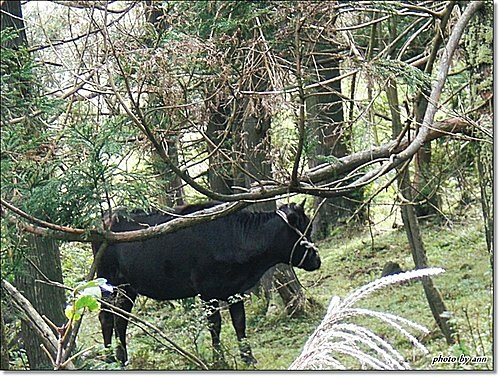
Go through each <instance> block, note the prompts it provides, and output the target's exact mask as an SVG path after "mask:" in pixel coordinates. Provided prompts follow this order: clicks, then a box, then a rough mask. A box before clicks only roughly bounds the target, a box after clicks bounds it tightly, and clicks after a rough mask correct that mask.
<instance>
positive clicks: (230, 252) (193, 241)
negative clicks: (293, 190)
mask: <svg viewBox="0 0 500 377" xmlns="http://www.w3.org/2000/svg"><path fill="white" fill-rule="evenodd" d="M213 205H214V204H213V203H209V204H204V205H192V206H184V207H178V208H177V209H176V213H177V214H178V215H185V214H188V213H192V212H195V211H197V210H200V209H204V208H208V207H211V206H213ZM173 218H174V217H173V216H171V215H166V214H162V213H154V214H146V213H144V212H135V213H132V214H131V215H129V216H124V215H119V214H118V215H115V216H113V220H112V225H111V230H113V231H115V232H123V231H128V230H137V229H143V228H146V227H148V226H152V225H156V224H160V223H164V222H166V221H169V220H171V219H173ZM308 224H309V218H308V217H307V216H306V214H305V213H304V208H303V203H302V204H295V203H291V204H289V205H283V206H281V207H280V208H279V209H278V210H277V211H275V212H260V213H253V212H250V211H248V210H240V211H238V212H235V213H233V214H230V215H227V216H225V217H221V218H218V219H215V220H211V221H207V222H204V223H201V224H197V225H193V226H190V227H187V228H184V229H180V230H178V231H175V232H173V233H168V234H163V235H160V236H158V237H155V238H150V239H147V240H143V241H137V242H128V243H119V244H112V245H110V246H108V248H107V250H105V252H104V254H103V256H102V259H101V261H100V263H99V264H98V266H97V276H98V277H103V278H106V279H107V280H108V282H109V283H110V284H112V285H113V286H116V287H119V288H120V289H118V290H116V289H115V292H114V293H113V294H112V295H110V294H109V293H106V292H104V293H103V295H104V296H105V299H106V300H109V302H110V303H111V302H113V303H114V304H115V305H116V306H119V307H120V308H122V309H124V310H126V311H128V312H130V311H131V310H132V306H133V304H134V300H135V298H136V297H137V295H138V294H141V295H145V296H147V297H151V298H153V299H156V300H171V299H181V298H187V297H193V296H196V295H200V297H201V299H202V300H203V301H204V302H206V303H207V305H209V306H210V307H211V308H212V310H211V314H210V315H209V316H208V320H209V323H210V333H211V336H212V345H213V347H214V352H215V353H216V354H219V355H222V353H221V352H220V341H219V335H220V330H221V316H220V313H219V310H218V301H217V300H225V301H227V300H228V298H229V297H230V296H233V295H235V294H243V293H244V292H245V291H247V290H249V289H250V288H252V287H253V286H254V285H255V284H256V283H257V282H258V281H259V279H260V278H261V277H262V275H263V274H264V273H265V272H266V271H267V270H268V269H269V268H270V267H272V266H274V265H276V264H278V263H290V264H292V265H293V266H296V267H299V268H303V269H304V270H307V271H312V270H316V269H318V268H319V267H320V264H321V262H320V258H319V255H318V253H317V249H316V248H315V247H314V245H313V244H312V243H311V242H309V241H308V239H309V235H310V232H309V231H308V232H307V234H304V232H305V230H306V228H307V226H308ZM92 246H93V249H94V253H95V252H96V251H97V250H98V249H99V246H100V245H99V244H98V243H96V244H93V245H92ZM106 296H107V297H106ZM103 309H105V306H104V307H103ZM229 311H230V314H231V319H232V322H233V326H234V329H235V331H236V335H237V338H238V341H239V345H240V354H241V357H242V359H243V360H244V361H245V362H246V363H248V364H251V363H255V362H256V360H255V358H254V357H253V355H252V352H251V350H250V347H249V346H248V343H247V342H245V341H244V340H245V338H246V335H245V309H244V306H243V301H241V300H239V301H237V302H235V303H231V304H230V306H229ZM99 319H100V322H101V327H102V333H103V337H104V345H105V346H106V347H108V346H110V345H111V338H112V333H113V328H114V329H115V334H116V336H117V337H118V338H119V342H120V344H119V345H118V347H117V350H116V356H117V358H118V360H119V361H121V362H122V363H123V364H125V363H126V361H127V349H126V336H125V333H126V328H127V322H128V321H127V320H126V319H124V318H122V317H120V316H118V315H116V316H114V315H113V314H111V313H110V312H109V311H107V310H101V312H100V314H99Z"/></svg>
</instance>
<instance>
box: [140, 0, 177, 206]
mask: <svg viewBox="0 0 500 377" xmlns="http://www.w3.org/2000/svg"><path fill="white" fill-rule="evenodd" d="M163 16H164V14H163V9H162V8H160V7H158V6H157V5H156V4H155V3H154V2H153V1H151V0H149V1H146V21H147V22H149V23H151V24H152V25H153V27H154V28H155V30H156V32H157V34H158V35H161V33H163V32H164V31H165V30H166V28H167V26H168V24H167V18H166V17H163ZM148 42H149V46H148V47H151V48H154V44H155V43H156V41H155V40H151V39H150V40H148ZM148 104H149V106H151V107H154V106H158V107H160V108H161V107H162V106H164V103H163V101H162V99H161V98H160V96H159V95H158V94H156V93H150V94H149V96H148ZM151 118H152V124H154V125H155V127H156V128H158V129H161V130H164V131H165V132H162V136H161V138H162V139H161V140H159V142H160V143H161V144H162V145H166V151H167V155H168V157H169V159H170V160H171V161H172V162H173V164H174V165H176V166H179V153H178V138H179V135H178V132H177V131H176V130H175V129H173V127H172V125H171V122H170V121H169V117H168V114H166V113H165V112H164V111H163V110H161V109H160V110H155V111H154V112H153V113H152V116H151ZM152 153H153V162H154V164H155V166H156V170H157V171H158V173H159V177H160V179H161V180H162V182H163V187H164V189H163V191H164V192H165V195H164V196H163V197H162V198H160V202H161V204H162V205H163V206H166V207H173V206H176V205H181V204H184V193H183V190H182V180H181V178H180V177H179V176H178V175H177V174H175V173H174V172H173V171H172V170H171V169H170V168H169V167H168V166H167V165H166V164H165V162H164V161H163V160H162V158H161V157H159V156H158V154H157V152H156V150H155V149H153V151H152Z"/></svg>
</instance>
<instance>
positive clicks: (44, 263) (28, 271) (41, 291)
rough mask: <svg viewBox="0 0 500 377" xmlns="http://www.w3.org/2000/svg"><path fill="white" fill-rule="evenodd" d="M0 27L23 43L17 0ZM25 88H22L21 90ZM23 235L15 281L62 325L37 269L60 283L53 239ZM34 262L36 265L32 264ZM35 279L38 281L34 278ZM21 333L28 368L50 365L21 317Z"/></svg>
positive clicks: (53, 295)
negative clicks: (20, 264) (20, 263)
mask: <svg viewBox="0 0 500 377" xmlns="http://www.w3.org/2000/svg"><path fill="white" fill-rule="evenodd" d="M0 5H1V9H2V11H5V13H4V12H2V16H1V21H2V24H1V27H2V29H4V28H6V27H14V28H15V29H16V30H18V31H19V36H18V37H17V38H16V39H14V40H12V41H11V42H10V45H9V47H11V48H16V47H19V46H21V45H27V39H26V33H25V31H24V27H25V25H24V19H23V15H22V9H21V3H20V1H2V2H1V4H0ZM21 89H22V90H21V93H22V96H23V97H24V98H25V99H28V98H30V97H31V96H32V93H31V92H29V88H28V89H26V88H24V87H23V88H21ZM24 89H26V90H24ZM21 237H22V238H23V239H22V240H21V243H22V244H24V250H25V255H24V258H23V262H24V265H23V268H22V270H21V273H20V274H19V275H17V276H16V285H17V286H18V288H19V289H20V290H21V292H23V294H24V295H25V297H26V298H27V299H28V300H29V301H30V302H31V303H32V304H33V307H34V308H35V309H36V310H37V311H38V312H39V313H40V314H43V315H45V316H46V317H47V318H49V319H50V320H51V321H52V322H53V323H55V324H57V325H62V324H64V323H65V322H66V320H65V315H64V304H65V301H66V298H65V294H64V292H63V291H62V290H61V289H60V288H56V287H53V286H49V285H47V284H43V283H40V280H41V281H43V280H44V278H43V276H42V275H41V274H40V272H39V271H38V270H40V271H41V272H42V274H44V275H45V276H46V277H47V278H48V279H50V280H53V281H57V282H60V283H62V282H63V279H62V268H61V259H60V256H59V247H58V245H57V243H56V241H54V240H52V239H48V238H41V237H38V236H35V235H32V234H28V235H27V234H21ZM35 266H36V267H35ZM37 280H38V281H37ZM21 335H22V338H23V341H24V347H25V349H26V353H27V356H28V361H29V365H30V369H32V370H34V369H52V368H53V366H52V363H51V362H50V359H49V358H48V357H47V355H46V354H45V352H43V350H42V349H41V348H40V344H41V343H42V342H41V340H40V338H39V337H38V336H37V335H36V334H34V333H33V332H32V331H31V330H30V328H29V327H28V326H27V324H26V322H25V321H22V324H21Z"/></svg>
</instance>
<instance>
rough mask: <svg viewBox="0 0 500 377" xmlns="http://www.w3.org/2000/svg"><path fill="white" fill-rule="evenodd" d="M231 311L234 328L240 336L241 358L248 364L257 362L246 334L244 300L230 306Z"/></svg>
mask: <svg viewBox="0 0 500 377" xmlns="http://www.w3.org/2000/svg"><path fill="white" fill-rule="evenodd" d="M229 312H230V313H231V320H232V321H233V326H234V330H235V331H236V337H237V338H238V345H239V348H240V356H241V359H242V360H243V361H244V362H245V364H247V365H255V364H257V360H256V359H255V357H254V356H253V355H252V349H251V348H250V344H248V341H247V336H246V333H245V331H246V321H245V306H244V304H243V300H241V301H237V302H235V303H234V304H231V305H230V306H229Z"/></svg>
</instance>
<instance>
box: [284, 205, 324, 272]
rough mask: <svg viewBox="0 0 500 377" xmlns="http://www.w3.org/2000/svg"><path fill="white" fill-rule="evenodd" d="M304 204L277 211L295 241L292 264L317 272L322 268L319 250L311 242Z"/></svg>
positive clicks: (291, 253) (291, 255)
mask: <svg viewBox="0 0 500 377" xmlns="http://www.w3.org/2000/svg"><path fill="white" fill-rule="evenodd" d="M304 203H305V200H304V201H303V202H302V203H301V204H295V203H290V204H286V205H282V206H280V207H279V208H278V210H277V211H276V213H277V215H278V216H280V217H281V218H282V219H283V220H284V221H285V222H286V223H287V225H288V227H289V231H288V234H289V236H290V237H291V239H292V240H293V243H292V244H293V247H292V249H291V250H290V264H291V265H293V266H295V267H299V268H302V269H304V270H306V271H313V270H317V269H318V268H319V267H320V266H321V259H320V257H319V254H318V249H317V248H316V246H315V245H314V244H313V243H312V242H311V227H310V226H309V223H310V220H309V217H307V215H306V214H305V212H304Z"/></svg>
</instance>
